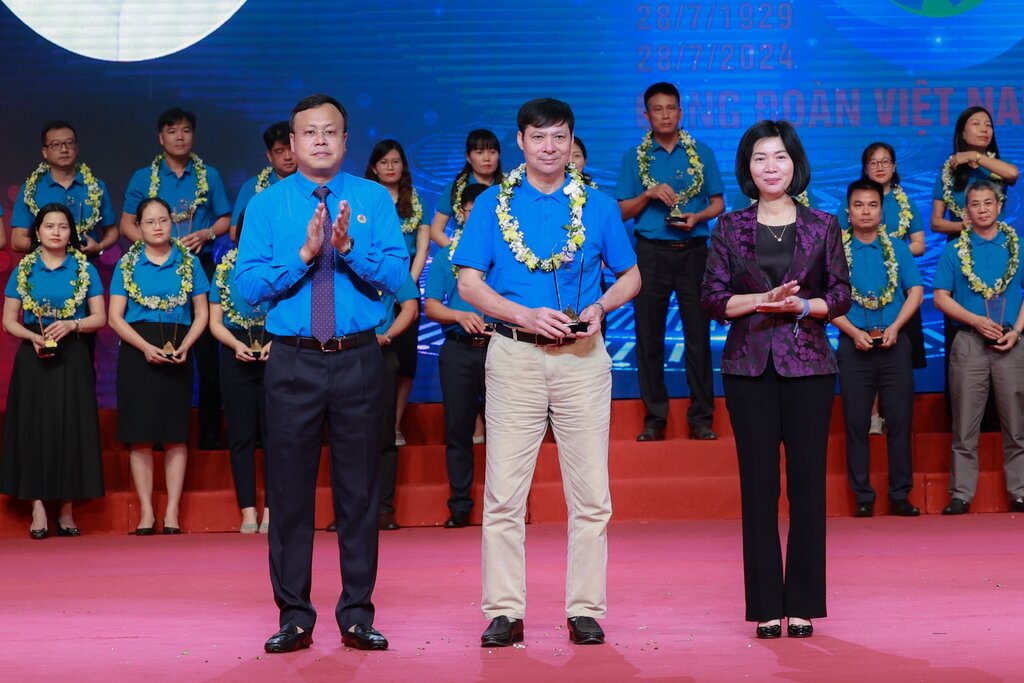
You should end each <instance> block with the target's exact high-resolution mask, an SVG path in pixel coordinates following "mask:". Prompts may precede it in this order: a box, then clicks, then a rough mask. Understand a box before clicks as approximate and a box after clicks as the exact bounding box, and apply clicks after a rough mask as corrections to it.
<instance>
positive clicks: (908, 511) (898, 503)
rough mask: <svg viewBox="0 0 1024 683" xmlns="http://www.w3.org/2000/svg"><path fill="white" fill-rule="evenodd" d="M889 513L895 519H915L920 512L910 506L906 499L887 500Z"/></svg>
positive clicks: (913, 506)
mask: <svg viewBox="0 0 1024 683" xmlns="http://www.w3.org/2000/svg"><path fill="white" fill-rule="evenodd" d="M889 512H890V513H891V514H894V515H896V516H897V517H917V516H918V515H920V514H921V510H920V509H918V508H917V507H916V506H915V505H912V504H911V502H910V501H909V500H907V499H906V498H900V499H899V500H892V499H891V500H889Z"/></svg>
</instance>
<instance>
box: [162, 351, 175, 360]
mask: <svg viewBox="0 0 1024 683" xmlns="http://www.w3.org/2000/svg"><path fill="white" fill-rule="evenodd" d="M160 355H161V356H163V357H164V358H166V359H167V360H171V359H172V358H174V354H173V353H161V354H160Z"/></svg>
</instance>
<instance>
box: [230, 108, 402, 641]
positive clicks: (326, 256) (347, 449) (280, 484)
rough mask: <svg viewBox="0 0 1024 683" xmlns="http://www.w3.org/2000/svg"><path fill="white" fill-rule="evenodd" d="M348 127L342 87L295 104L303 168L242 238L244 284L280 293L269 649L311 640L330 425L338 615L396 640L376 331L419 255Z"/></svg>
mask: <svg viewBox="0 0 1024 683" xmlns="http://www.w3.org/2000/svg"><path fill="white" fill-rule="evenodd" d="M347 129H348V115H347V114H346V112H345V109H344V108H343V107H342V106H341V103H339V102H338V101H337V100H335V99H334V98H333V97H329V96H327V95H311V96H309V97H306V98H305V99H303V100H301V101H300V102H299V103H298V104H296V105H295V108H294V109H293V110H292V116H291V131H292V133H291V148H292V153H293V154H294V155H295V159H296V162H297V164H298V171H299V172H298V173H296V174H294V175H291V176H289V177H287V178H285V179H284V180H282V181H280V182H278V183H277V184H275V185H274V186H272V187H270V188H268V189H267V190H265V191H263V192H261V193H259V194H258V195H256V196H255V197H253V199H252V201H251V202H249V206H248V208H247V209H246V213H245V230H244V232H243V233H242V240H241V244H240V245H239V247H238V261H237V266H236V276H235V284H236V286H237V287H238V289H239V292H240V293H241V294H242V296H243V297H244V298H245V299H246V300H248V301H249V302H250V303H252V304H253V305H255V304H258V303H263V302H267V303H269V304H270V310H269V312H268V314H267V332H269V333H270V334H271V335H273V338H274V353H273V354H271V356H270V359H269V360H268V361H267V369H266V374H265V375H264V387H265V390H266V398H267V440H268V444H267V453H268V455H269V460H268V461H267V479H268V492H267V493H268V497H269V498H270V500H271V501H272V503H271V505H272V509H273V512H274V514H273V515H271V518H270V538H269V543H270V580H271V583H272V584H273V587H274V599H275V601H276V602H277V606H278V608H279V609H280V611H281V617H280V627H281V630H280V631H278V632H277V633H275V634H274V635H273V636H271V637H270V639H269V640H267V642H266V644H265V645H264V649H265V650H266V651H267V652H291V651H293V650H298V649H301V648H306V647H309V646H310V644H312V642H313V637H312V634H313V627H314V626H315V624H316V610H315V609H314V608H313V604H312V603H311V602H310V582H311V577H312V563H313V528H314V499H315V496H316V478H317V471H318V469H319V465H320V450H321V445H322V444H321V441H322V438H321V436H322V434H323V429H324V424H325V423H326V424H327V428H328V434H329V439H330V457H331V488H332V493H333V499H334V513H335V517H336V519H337V524H338V529H337V533H338V549H339V552H340V555H341V577H342V592H341V597H340V598H339V600H338V605H337V608H336V610H335V617H336V619H337V622H338V626H339V627H340V628H341V632H342V641H343V642H344V643H345V644H346V645H348V646H350V647H355V648H359V649H363V650H384V649H387V646H388V642H387V640H386V639H385V638H384V636H383V635H381V634H380V633H379V632H378V631H377V630H375V629H374V628H373V625H372V624H373V616H374V607H373V602H372V601H371V597H372V593H373V586H374V583H375V581H376V578H377V540H378V539H377V534H378V532H377V505H378V498H379V496H380V491H379V488H378V467H379V464H380V448H381V432H382V426H381V420H382V419H383V409H384V396H383V387H382V384H381V379H380V378H381V375H382V373H383V371H384V362H383V356H382V354H381V350H380V345H379V344H378V343H377V335H376V334H375V332H374V328H375V327H376V326H377V324H378V323H379V322H380V321H381V320H382V319H383V318H384V316H385V312H384V307H383V305H382V304H381V302H380V297H379V295H378V294H377V292H378V291H390V292H395V291H397V290H398V288H399V287H400V286H401V285H402V282H403V280H405V278H406V277H408V273H409V256H408V252H407V251H406V249H405V243H404V242H403V240H402V232H401V227H400V225H399V222H398V214H397V213H396V212H395V205H394V203H393V202H392V201H391V196H390V195H389V194H388V192H387V190H386V189H384V188H383V187H381V186H380V185H378V184H377V183H375V182H373V181H370V180H365V179H363V178H359V177H356V176H353V175H349V174H348V173H342V172H340V169H341V164H342V161H343V160H344V158H345V143H346V140H347V138H348V133H347Z"/></svg>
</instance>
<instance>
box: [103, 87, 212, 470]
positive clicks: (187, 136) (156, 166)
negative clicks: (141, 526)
mask: <svg viewBox="0 0 1024 683" xmlns="http://www.w3.org/2000/svg"><path fill="white" fill-rule="evenodd" d="M156 129H157V134H158V137H157V139H158V140H159V142H160V146H161V147H162V148H163V151H162V152H160V154H157V155H156V157H155V158H154V159H153V161H152V162H151V163H150V165H149V166H144V167H142V168H140V169H139V170H137V171H135V173H133V174H132V177H131V180H129V181H128V188H127V189H126V190H125V193H124V206H123V207H122V213H121V234H122V235H124V237H125V238H126V239H128V240H130V241H132V242H137V241H138V240H140V239H141V238H142V234H141V233H140V232H139V228H138V226H137V225H136V223H135V211H136V209H137V208H138V206H139V202H141V201H142V200H143V199H145V198H146V197H160V198H161V199H163V200H164V201H165V202H167V203H168V205H170V207H171V221H172V223H173V233H172V234H173V236H174V237H176V238H178V239H180V240H181V242H182V244H184V245H185V246H186V247H187V248H188V249H189V251H191V252H192V253H193V254H196V255H197V256H198V257H199V263H200V265H202V267H203V272H205V273H206V277H207V279H209V280H210V281H211V282H212V281H213V270H214V267H215V264H214V262H213V241H214V240H215V239H217V238H218V237H220V236H221V235H223V234H224V233H226V232H227V231H228V228H229V227H230V225H231V203H230V202H229V201H228V195H227V192H226V191H225V190H224V182H223V181H222V180H221V176H220V173H219V172H218V171H217V169H215V168H213V167H212V166H207V165H206V164H205V163H204V162H203V160H202V159H201V158H199V155H197V154H195V153H193V152H192V144H193V142H194V140H195V129H196V115H195V114H193V113H192V112H190V111H185V110H184V109H180V108H178V107H174V108H172V109H168V110H167V111H165V112H164V113H162V114H161V115H160V117H159V118H158V119H157V123H156ZM193 349H195V352H196V366H197V368H198V370H199V448H200V449H201V450H218V449H220V448H221V447H222V444H221V440H220V375H219V365H220V361H219V359H218V357H217V354H218V351H217V340H216V339H214V338H213V335H212V334H211V333H210V331H209V330H206V331H205V332H203V336H202V337H200V338H199V341H197V342H196V344H195V346H194V347H193Z"/></svg>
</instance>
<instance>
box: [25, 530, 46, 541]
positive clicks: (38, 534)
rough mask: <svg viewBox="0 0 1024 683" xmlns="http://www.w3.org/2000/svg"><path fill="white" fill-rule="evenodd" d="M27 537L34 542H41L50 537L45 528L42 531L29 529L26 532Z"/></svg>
mask: <svg viewBox="0 0 1024 683" xmlns="http://www.w3.org/2000/svg"><path fill="white" fill-rule="evenodd" d="M28 535H29V536H30V537H31V538H32V540H34V541H41V540H43V539H44V538H46V537H47V536H49V535H50V530H49V529H46V528H43V529H29V530H28Z"/></svg>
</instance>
